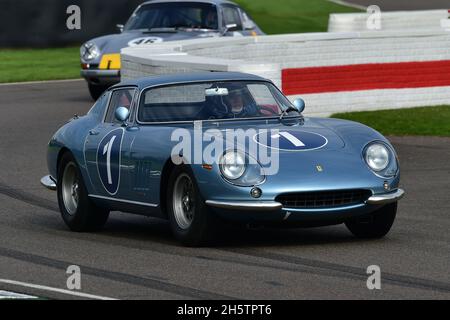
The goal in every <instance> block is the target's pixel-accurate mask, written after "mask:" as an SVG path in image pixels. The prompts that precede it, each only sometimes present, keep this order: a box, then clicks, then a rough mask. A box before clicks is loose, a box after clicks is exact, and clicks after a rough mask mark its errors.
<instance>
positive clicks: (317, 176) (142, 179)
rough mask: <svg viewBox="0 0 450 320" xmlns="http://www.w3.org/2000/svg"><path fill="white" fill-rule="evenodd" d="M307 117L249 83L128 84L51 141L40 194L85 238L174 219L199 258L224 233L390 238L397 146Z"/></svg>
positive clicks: (200, 79)
mask: <svg viewBox="0 0 450 320" xmlns="http://www.w3.org/2000/svg"><path fill="white" fill-rule="evenodd" d="M304 108H305V104H304V101H303V100H301V99H298V100H295V101H294V102H293V103H291V102H290V101H289V100H288V99H287V98H286V97H285V96H284V95H283V94H282V93H281V91H280V90H279V89H278V88H277V87H276V86H275V85H274V84H273V83H272V82H271V81H270V80H266V79H263V78H260V77H258V76H254V75H249V74H242V73H221V72H209V73H185V74H178V75H168V76H161V77H152V78H144V79H140V80H136V81H131V82H124V83H120V84H118V85H115V86H113V87H112V88H110V89H108V91H106V92H105V93H104V94H103V95H102V96H101V97H100V98H99V100H98V101H97V102H96V103H95V105H94V106H93V107H92V109H91V110H90V111H89V112H88V113H87V114H86V115H85V116H82V117H75V118H74V119H72V120H71V121H69V122H68V123H67V124H65V125H64V126H63V127H62V128H60V129H59V130H58V132H57V133H56V134H55V135H54V136H53V138H52V139H51V141H50V143H49V147H48V159H47V160H48V168H49V171H50V172H49V173H50V175H48V176H46V177H44V178H43V179H42V181H41V182H42V184H43V185H44V186H46V187H47V188H49V189H52V190H56V191H57V195H58V203H59V207H60V210H61V214H62V218H63V219H64V221H65V223H66V224H67V226H68V227H69V228H70V229H71V230H73V231H77V232H85V231H94V230H98V229H99V228H101V227H102V226H103V225H104V224H105V223H106V221H107V219H108V216H109V213H110V212H111V211H124V212H130V213H134V214H142V215H147V216H153V217H159V218H163V219H168V220H169V221H170V225H171V229H172V230H173V233H174V235H175V236H176V238H177V239H179V240H180V241H181V242H182V243H183V244H185V245H189V246H196V245H201V244H205V243H208V241H210V240H211V239H212V238H214V235H217V231H218V230H219V229H220V227H221V226H222V225H223V222H225V221H228V222H235V223H236V222H238V223H244V224H252V225H272V226H295V227H318V226H325V225H335V224H341V223H345V224H346V225H347V227H348V228H349V230H350V231H351V232H352V233H353V234H354V235H355V236H357V237H364V238H380V237H383V236H385V235H386V234H387V233H388V232H389V230H390V229H391V227H392V225H393V222H394V220H395V217H396V212H397V202H398V201H399V200H400V199H401V198H402V197H403V195H404V191H403V190H402V189H399V181H400V170H399V164H398V159H397V156H396V153H395V150H394V148H393V146H392V145H391V144H390V143H389V141H388V140H387V139H386V138H385V137H383V136H382V135H381V134H380V133H378V132H376V131H375V130H373V129H371V128H368V127H366V126H364V125H362V124H358V123H354V122H350V121H344V120H338V119H325V118H324V119H320V118H306V117H304V116H303V115H302V112H303V110H304Z"/></svg>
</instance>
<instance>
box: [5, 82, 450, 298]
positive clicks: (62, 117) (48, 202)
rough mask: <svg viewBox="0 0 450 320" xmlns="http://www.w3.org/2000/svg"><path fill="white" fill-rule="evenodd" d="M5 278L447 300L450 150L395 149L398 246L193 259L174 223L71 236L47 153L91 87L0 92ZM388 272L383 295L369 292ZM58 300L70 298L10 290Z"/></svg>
mask: <svg viewBox="0 0 450 320" xmlns="http://www.w3.org/2000/svg"><path fill="white" fill-rule="evenodd" d="M0 97H1V99H0V105H1V110H2V117H1V118H0V131H1V139H0V150H1V152H0V168H1V173H0V204H1V206H0V279H7V280H13V281H20V282H24V283H29V284H34V285H41V286H49V287H54V288H60V289H67V287H66V280H67V275H66V269H67V267H68V266H70V265H78V266H80V267H81V271H82V290H81V292H83V293H88V294H93V295H97V296H100V297H109V298H116V299H236V298H237V299H268V300H274V299H344V298H349V299H353V298H355V299H359V298H361V299H444V298H445V299H449V298H450V275H449V267H450V250H449V248H450V233H449V230H450V218H449V215H450V203H449V199H450V197H449V188H450V161H449V159H450V139H448V138H392V141H393V142H394V144H395V145H396V147H397V150H398V152H399V155H400V159H401V163H402V169H403V181H402V185H403V187H404V188H405V189H406V190H407V192H408V194H407V196H406V197H405V199H404V200H403V201H402V202H401V204H400V206H399V213H398V219H397V221H396V224H395V226H394V228H393V230H392V232H391V233H390V235H389V236H388V237H387V238H385V239H383V240H377V241H362V240H356V239H354V238H353V237H352V236H351V234H350V233H349V232H348V231H347V229H346V228H345V227H344V226H336V227H327V228H321V229H308V230H298V229H295V230H248V231H245V230H236V231H234V232H233V233H232V234H231V233H230V234H229V235H228V236H226V237H225V238H224V239H223V240H222V241H221V243H220V244H219V245H218V246H216V247H213V248H200V249H194V248H183V247H180V246H179V245H178V244H177V242H175V241H174V240H173V238H172V235H171V234H170V231H169V228H168V225H167V223H165V222H163V221H159V220H154V219H149V218H144V217H138V216H129V215H125V214H121V213H114V214H112V217H111V219H110V221H109V222H108V223H107V225H106V228H105V230H104V231H103V232H100V233H92V234H79V233H71V232H69V231H68V230H67V229H66V227H65V225H64V224H63V222H62V220H61V218H60V217H59V212H58V208H57V204H56V195H55V193H53V192H50V191H47V190H45V189H43V188H42V187H41V186H40V185H39V179H40V178H41V177H42V176H43V175H44V174H46V173H47V169H46V159H45V155H46V144H47V142H48V140H49V139H50V137H51V135H52V134H53V132H54V131H55V130H56V129H57V128H58V127H59V126H60V125H62V124H63V123H64V122H65V121H66V120H67V119H69V118H70V117H71V116H73V115H74V114H83V113H85V112H86V111H87V110H88V109H89V108H90V106H91V104H92V103H91V101H90V99H89V98H88V94H87V90H86V87H85V84H84V82H82V81H72V82H61V83H42V84H22V85H8V86H0ZM370 265H378V266H380V267H381V271H382V290H379V291H369V290H368V289H367V287H366V280H367V275H366V269H367V267H368V266H370ZM0 290H9V291H14V292H19V293H27V294H33V295H38V296H41V297H48V298H56V299H72V298H74V299H78V298H80V297H77V296H72V295H68V294H66V293H60V292H52V291H48V290H41V289H36V288H27V287H23V286H18V285H13V284H10V283H9V284H5V283H4V282H2V281H1V280H0Z"/></svg>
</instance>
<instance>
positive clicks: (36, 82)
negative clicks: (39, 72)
mask: <svg viewBox="0 0 450 320" xmlns="http://www.w3.org/2000/svg"><path fill="white" fill-rule="evenodd" d="M78 81H84V79H67V80H46V81H28V82H8V83H0V87H7V86H17V85H29V84H46V83H48V84H51V83H66V82H78Z"/></svg>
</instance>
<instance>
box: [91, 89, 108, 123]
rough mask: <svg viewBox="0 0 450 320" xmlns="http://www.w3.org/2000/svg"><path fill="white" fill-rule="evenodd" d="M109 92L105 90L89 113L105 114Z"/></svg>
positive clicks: (100, 115)
mask: <svg viewBox="0 0 450 320" xmlns="http://www.w3.org/2000/svg"><path fill="white" fill-rule="evenodd" d="M108 97H109V92H105V93H104V94H103V95H102V96H101V97H100V98H99V99H98V100H97V102H96V103H95V104H94V105H93V106H92V108H91V110H89V112H88V115H91V116H94V117H99V118H101V117H103V115H104V114H105V108H106V103H107V102H108Z"/></svg>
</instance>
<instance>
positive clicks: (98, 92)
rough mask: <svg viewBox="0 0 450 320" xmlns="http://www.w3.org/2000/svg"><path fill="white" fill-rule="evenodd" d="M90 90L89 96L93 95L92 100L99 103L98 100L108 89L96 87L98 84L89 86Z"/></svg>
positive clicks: (100, 86)
mask: <svg viewBox="0 0 450 320" xmlns="http://www.w3.org/2000/svg"><path fill="white" fill-rule="evenodd" d="M88 88H89V94H90V95H91V97H92V99H94V100H95V101H97V99H98V98H100V97H101V95H102V94H103V92H105V91H106V90H107V89H108V87H107V86H102V85H96V84H91V83H89V84H88Z"/></svg>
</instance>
